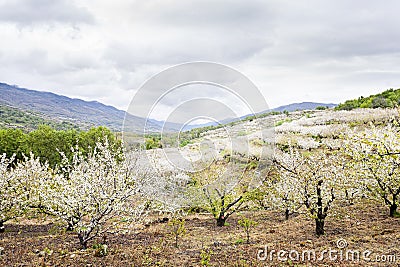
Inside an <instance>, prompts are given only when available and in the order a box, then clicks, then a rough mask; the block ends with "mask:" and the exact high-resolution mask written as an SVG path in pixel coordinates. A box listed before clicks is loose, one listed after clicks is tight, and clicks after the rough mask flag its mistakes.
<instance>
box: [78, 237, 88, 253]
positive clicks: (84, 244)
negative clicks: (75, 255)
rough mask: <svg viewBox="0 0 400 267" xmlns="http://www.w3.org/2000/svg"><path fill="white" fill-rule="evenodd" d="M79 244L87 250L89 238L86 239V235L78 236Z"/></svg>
mask: <svg viewBox="0 0 400 267" xmlns="http://www.w3.org/2000/svg"><path fill="white" fill-rule="evenodd" d="M78 238H79V243H80V244H81V246H82V249H87V242H88V241H87V238H85V235H84V234H78Z"/></svg>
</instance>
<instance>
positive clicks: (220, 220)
mask: <svg viewBox="0 0 400 267" xmlns="http://www.w3.org/2000/svg"><path fill="white" fill-rule="evenodd" d="M225 221H226V218H225V216H224V215H220V216H219V217H218V218H217V226H224V225H225Z"/></svg>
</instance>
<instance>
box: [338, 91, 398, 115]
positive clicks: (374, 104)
mask: <svg viewBox="0 0 400 267" xmlns="http://www.w3.org/2000/svg"><path fill="white" fill-rule="evenodd" d="M398 106H400V89H396V90H394V89H392V88H391V89H389V90H386V91H384V92H382V93H380V94H376V95H371V96H368V97H363V96H360V97H359V98H357V99H353V100H347V101H345V102H344V103H342V104H339V105H338V106H337V107H336V109H337V110H352V109H355V108H394V107H398Z"/></svg>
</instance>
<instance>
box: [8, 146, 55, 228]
mask: <svg viewBox="0 0 400 267" xmlns="http://www.w3.org/2000/svg"><path fill="white" fill-rule="evenodd" d="M48 175H49V172H48V165H47V164H41V163H40V161H39V159H38V158H34V156H33V154H31V155H30V156H29V157H28V156H24V157H23V160H22V161H20V162H18V163H16V164H14V157H11V158H9V159H8V158H6V155H5V154H3V155H2V156H1V158H0V232H4V223H5V222H6V221H8V220H10V219H13V218H16V217H19V216H21V215H23V214H24V213H25V212H26V211H27V209H28V208H29V207H30V205H31V203H32V202H31V200H32V196H31V193H32V191H31V188H33V187H34V186H35V183H36V181H37V180H38V179H43V178H44V177H47V176H48Z"/></svg>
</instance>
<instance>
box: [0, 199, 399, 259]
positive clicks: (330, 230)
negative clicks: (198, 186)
mask: <svg viewBox="0 0 400 267" xmlns="http://www.w3.org/2000/svg"><path fill="white" fill-rule="evenodd" d="M242 215H245V216H247V217H249V218H251V219H253V220H255V221H257V222H258V225H257V226H256V227H255V228H254V229H253V231H252V233H251V240H250V243H249V244H247V243H246V238H245V233H244V231H243V229H242V228H241V227H240V226H239V225H238V224H237V221H238V220H239V219H240V216H239V215H233V216H232V217H230V218H229V219H228V223H229V225H226V226H224V227H217V226H216V224H215V220H213V219H212V217H211V216H210V215H206V214H201V215H199V214H195V215H190V216H188V217H187V218H186V223H185V227H186V229H187V233H186V235H185V236H184V237H183V238H181V239H180V240H179V247H178V248H176V247H174V243H173V237H172V236H171V235H170V234H169V233H170V228H169V226H168V224H167V223H153V224H151V225H150V226H148V227H142V229H140V230H137V232H135V233H131V234H106V235H105V236H100V237H98V238H97V239H95V240H93V241H92V243H91V244H90V248H89V249H87V250H81V249H80V246H79V243H78V239H77V237H76V234H74V233H68V232H64V231H61V228H60V226H59V225H57V224H55V223H53V222H51V221H49V220H48V221H43V220H35V219H33V220H32V219H31V220H27V219H23V220H19V221H16V222H9V223H8V224H7V225H6V232H5V233H2V234H0V247H3V248H4V251H3V252H2V255H1V256H0V266H201V264H202V259H203V260H204V259H206V258H207V256H209V257H210V261H209V266H400V218H390V217H388V209H387V208H386V207H384V206H381V205H379V204H377V203H373V202H367V201H366V200H364V201H363V202H362V203H359V204H355V205H351V206H343V207H337V208H336V209H335V215H332V216H330V217H328V218H327V221H326V225H325V229H326V234H325V235H324V236H321V237H317V236H316V235H315V234H314V222H313V220H312V219H310V218H308V217H307V216H305V215H302V214H299V215H297V216H293V217H291V218H290V219H289V220H288V221H285V220H284V215H283V214H282V213H279V212H276V211H247V212H245V213H242ZM340 239H344V240H345V241H346V243H347V246H346V247H344V248H342V249H339V248H338V247H337V245H338V243H337V242H338V240H340ZM339 242H342V243H340V244H339V245H343V244H345V243H343V242H344V241H343V240H341V241H339ZM95 243H104V244H106V245H107V246H108V254H107V255H106V256H103V257H97V256H95V251H96V249H94V248H92V247H91V246H92V245H93V244H95ZM265 246H267V248H268V252H267V257H266V258H265V259H264V260H262V259H263V256H265V253H264V251H265ZM272 250H275V251H276V252H274V253H273V254H272V256H271V254H270V253H271V251H272ZM279 250H284V251H286V252H287V253H286V254H285V255H281V258H278V255H277V253H278V252H277V251H279ZM202 251H203V253H202ZM304 251H306V252H307V251H314V252H315V253H316V258H315V259H312V258H311V260H309V259H308V258H307V256H306V257H305V259H304V260H302V258H301V255H302V253H303V252H304ZM323 251H326V252H324V253H325V254H324V255H323V259H320V258H322V256H321V253H323ZM329 251H330V252H331V256H329ZM335 251H336V252H335ZM365 251H371V254H370V255H368V257H367V258H369V259H370V260H364V258H363V255H362V253H364V252H365ZM289 252H290V254H288V253H289ZM346 252H352V253H354V252H359V253H360V258H359V261H357V260H356V259H357V257H353V258H351V254H349V257H348V258H346V256H345V255H346ZM282 253H283V252H282ZM296 253H298V254H299V259H298V260H297V259H296V257H297V254H296ZM340 253H342V255H343V256H342V257H341V256H340ZM201 254H202V256H201ZM257 254H259V256H260V257H259V258H257ZM305 255H306V254H305ZM392 255H394V256H395V257H396V258H395V259H393V256H392ZM335 256H336V257H335ZM271 257H272V259H271ZM377 259H379V260H381V262H377V261H376V260H377ZM383 260H384V261H383ZM393 260H395V262H393ZM205 263H206V262H204V261H203V264H205Z"/></svg>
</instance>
